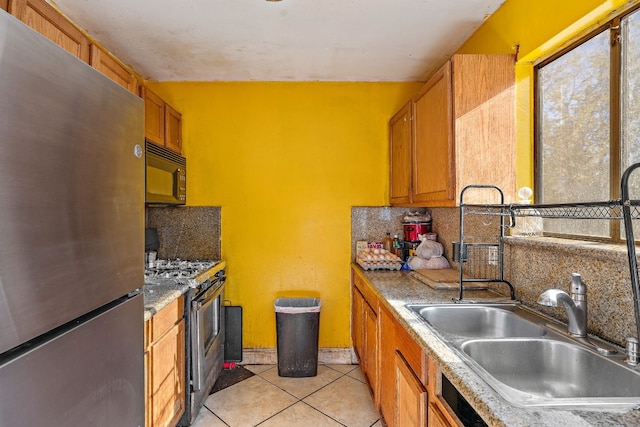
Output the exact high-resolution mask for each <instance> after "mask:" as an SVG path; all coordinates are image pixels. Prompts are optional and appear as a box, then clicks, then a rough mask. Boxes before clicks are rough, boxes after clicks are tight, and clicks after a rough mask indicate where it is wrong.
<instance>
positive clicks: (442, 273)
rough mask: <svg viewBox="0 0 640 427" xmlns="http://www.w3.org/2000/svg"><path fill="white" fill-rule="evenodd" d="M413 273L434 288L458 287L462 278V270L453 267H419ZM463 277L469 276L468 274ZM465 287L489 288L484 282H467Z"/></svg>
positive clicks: (447, 288)
mask: <svg viewBox="0 0 640 427" xmlns="http://www.w3.org/2000/svg"><path fill="white" fill-rule="evenodd" d="M412 275H413V277H415V278H416V279H418V280H420V281H421V282H422V283H424V284H426V285H429V286H430V287H432V288H433V289H442V290H453V289H458V281H459V278H460V272H459V271H458V270H455V269H453V268H444V269H439V270H428V269H419V270H414V271H413V274H412ZM463 277H464V278H467V276H466V275H464V276H463ZM464 288H465V289H469V290H484V289H487V285H486V284H485V283H482V282H466V283H465V284H464Z"/></svg>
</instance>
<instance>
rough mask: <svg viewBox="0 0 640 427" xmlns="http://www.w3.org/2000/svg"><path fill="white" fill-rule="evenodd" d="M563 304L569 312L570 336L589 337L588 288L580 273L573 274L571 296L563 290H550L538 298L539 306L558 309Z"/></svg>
mask: <svg viewBox="0 0 640 427" xmlns="http://www.w3.org/2000/svg"><path fill="white" fill-rule="evenodd" d="M559 302H560V303H562V304H563V305H564V308H565V309H566V310H567V318H568V319H569V321H568V327H569V334H570V335H571V336H573V337H578V338H585V337H586V336H587V286H586V285H585V284H584V282H583V281H582V278H581V277H580V275H579V274H578V273H571V296H569V295H568V294H567V293H566V292H565V291H563V290H561V289H549V290H546V291H544V292H543V293H542V294H541V295H540V296H539V297H538V304H540V305H544V306H547V307H557V306H558V303H559Z"/></svg>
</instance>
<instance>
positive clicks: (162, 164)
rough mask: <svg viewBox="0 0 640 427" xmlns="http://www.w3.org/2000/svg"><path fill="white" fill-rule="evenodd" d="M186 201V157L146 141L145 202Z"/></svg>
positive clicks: (168, 203) (179, 202)
mask: <svg viewBox="0 0 640 427" xmlns="http://www.w3.org/2000/svg"><path fill="white" fill-rule="evenodd" d="M186 202H187V159H185V158H184V157H182V156H181V155H179V154H178V153H175V152H173V151H171V150H168V149H166V148H164V147H160V146H159V145H155V144H152V143H150V142H148V141H147V144H146V173H145V203H148V204H161V205H184V204H185V203H186Z"/></svg>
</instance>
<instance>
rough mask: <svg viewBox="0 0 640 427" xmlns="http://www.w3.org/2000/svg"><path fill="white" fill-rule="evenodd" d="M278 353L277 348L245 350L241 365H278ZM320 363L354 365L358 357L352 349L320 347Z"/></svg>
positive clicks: (243, 350)
mask: <svg viewBox="0 0 640 427" xmlns="http://www.w3.org/2000/svg"><path fill="white" fill-rule="evenodd" d="M277 363H278V352H277V351H276V349H275V348H243V349H242V362H240V364H241V365H276V364H277ZM318 363H322V364H326V365H353V364H357V363H358V357H357V356H356V353H355V352H354V351H353V348H351V347H344V348H342V347H320V348H319V349H318Z"/></svg>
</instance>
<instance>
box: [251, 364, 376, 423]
mask: <svg viewBox="0 0 640 427" xmlns="http://www.w3.org/2000/svg"><path fill="white" fill-rule="evenodd" d="M324 366H326V367H327V368H328V369H331V370H333V371H335V372H337V373H339V374H340V375H339V376H338V377H336V378H335V379H334V380H332V381H329V382H328V383H327V384H325V385H323V386H322V387H320V388H318V389H316V390H315V391H313V392H311V393H309V394H307V395H306V396H304V397H302V398H299V397H298V396H294V395H293V394H291V393H290V392H288V391H287V390H285V389H283V388H281V387H280V386H278V385H277V384H274V383H273V382H271V381H269V379H267V378H265V377H263V376H262V375H261V374H262V373H264V372H268V371H270V370H271V369H273V368H269V369H267V370H265V371H263V372H261V373H260V374H256V375H258V376H259V377H260V378H262V379H263V380H265V381H266V382H268V383H269V384H272V385H273V386H274V387H276V388H278V389H280V390H282V391H284V392H285V393H287V394H289V395H291V396H292V397H294V398H296V399H297V402H294V403H292V404H291V405H289V406H287V407H286V408H283V409H282V410H281V411H279V412H277V413H275V414H273V415H272V416H270V417H269V418H266V419H264V420H262V421H261V422H260V423H258V424H256V426H259V425H260V424H264V423H265V422H267V421H268V420H270V419H271V418H273V417H275V416H276V415H278V414H281V413H282V412H284V411H286V410H287V409H289V408H291V407H292V406H294V405H297V404H298V403H302V404H304V405H307V406H308V407H310V408H311V409H313V410H315V411H318V412H319V413H321V414H322V415H324V416H325V417H327V418H329V419H331V420H333V421H335V422H336V423H338V424H340V425H341V426H343V427H349V426H347V425H345V424H343V423H341V422H340V421H338V420H336V419H335V418H333V417H332V416H331V415H329V414H326V413H324V412H323V411H321V410H320V409H318V408H316V407H314V406H312V405H311V404H309V403H307V402H305V401H304V400H303V399H306V398H308V397H309V396H312V395H314V394H316V393H317V392H319V391H320V390H322V389H324V388H326V387H328V386H329V385H331V384H333V383H334V382H336V381H338V380H339V379H341V378H344V377H349V378H350V379H352V380H354V381H357V382H359V383H361V384H363V382H362V381H360V380H359V379H357V378H354V377H352V376H350V375H349V374H350V373H352V372H353V371H355V370H356V369H358V368H353V369H352V370H350V371H349V372H341V371H338V370H337V369H333V368H332V367H330V366H328V365H324ZM365 384H366V383H365ZM378 421H380V418H378V419H377V420H375V421H374V422H373V423H372V424H371V427H372V426H374V425H375V424H376V423H377V422H378Z"/></svg>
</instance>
